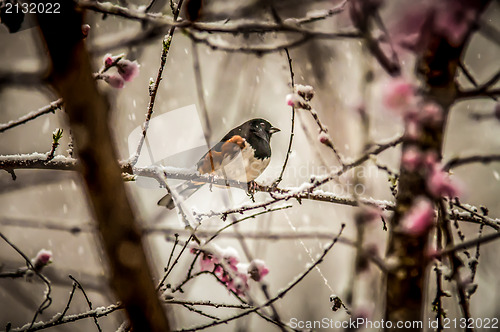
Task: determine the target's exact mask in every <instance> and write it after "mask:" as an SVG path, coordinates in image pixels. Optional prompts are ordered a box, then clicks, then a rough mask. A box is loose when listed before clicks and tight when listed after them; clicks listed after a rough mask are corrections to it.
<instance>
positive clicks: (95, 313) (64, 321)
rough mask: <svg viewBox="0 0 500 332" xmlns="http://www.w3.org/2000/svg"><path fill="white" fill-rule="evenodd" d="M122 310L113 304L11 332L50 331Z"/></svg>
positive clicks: (55, 318)
mask: <svg viewBox="0 0 500 332" xmlns="http://www.w3.org/2000/svg"><path fill="white" fill-rule="evenodd" d="M121 309H123V307H122V305H120V304H112V305H109V306H107V307H101V308H96V309H94V310H90V311H87V312H83V313H80V314H76V315H70V316H66V317H64V318H63V319H61V320H59V315H57V316H55V317H54V318H52V319H51V320H49V321H47V322H37V323H35V324H34V325H33V326H29V324H26V325H24V326H22V327H18V328H13V329H12V330H10V331H11V332H25V331H30V332H31V331H39V330H44V329H48V328H51V327H54V326H59V325H63V324H67V323H71V322H76V321H79V320H82V319H86V318H91V317H95V318H99V317H104V316H107V315H109V314H110V313H112V312H114V311H116V310H121Z"/></svg>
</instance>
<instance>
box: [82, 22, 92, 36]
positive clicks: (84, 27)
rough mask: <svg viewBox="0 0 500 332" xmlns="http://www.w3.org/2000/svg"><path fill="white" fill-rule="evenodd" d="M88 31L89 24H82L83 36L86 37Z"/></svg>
mask: <svg viewBox="0 0 500 332" xmlns="http://www.w3.org/2000/svg"><path fill="white" fill-rule="evenodd" d="M89 32H90V25H88V24H84V25H82V35H83V38H86V37H87V36H88V35H89Z"/></svg>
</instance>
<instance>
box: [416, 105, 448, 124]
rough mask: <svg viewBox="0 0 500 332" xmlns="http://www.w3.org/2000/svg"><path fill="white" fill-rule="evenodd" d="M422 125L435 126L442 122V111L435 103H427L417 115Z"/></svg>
mask: <svg viewBox="0 0 500 332" xmlns="http://www.w3.org/2000/svg"><path fill="white" fill-rule="evenodd" d="M419 118H420V121H421V122H422V123H428V124H437V123H440V122H441V121H443V109H442V108H441V106H439V105H438V104H436V103H427V104H425V105H424V106H423V107H422V110H421V111H420V114H419Z"/></svg>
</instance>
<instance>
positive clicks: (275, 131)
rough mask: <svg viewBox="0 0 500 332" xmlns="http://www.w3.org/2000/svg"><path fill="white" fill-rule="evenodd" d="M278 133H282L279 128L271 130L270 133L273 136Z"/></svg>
mask: <svg viewBox="0 0 500 332" xmlns="http://www.w3.org/2000/svg"><path fill="white" fill-rule="evenodd" d="M278 131H281V130H280V129H279V128H276V127H271V129H269V133H270V134H271V135H272V134H274V133H277V132H278Z"/></svg>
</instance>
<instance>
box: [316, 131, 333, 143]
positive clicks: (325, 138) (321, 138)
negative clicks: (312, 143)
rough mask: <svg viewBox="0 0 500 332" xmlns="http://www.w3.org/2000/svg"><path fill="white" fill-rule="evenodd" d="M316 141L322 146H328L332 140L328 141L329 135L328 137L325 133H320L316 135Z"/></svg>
mask: <svg viewBox="0 0 500 332" xmlns="http://www.w3.org/2000/svg"><path fill="white" fill-rule="evenodd" d="M318 140H319V141H320V142H321V143H322V144H326V145H329V144H332V143H331V142H332V140H331V139H330V135H328V133H325V132H324V131H322V132H321V133H319V135H318Z"/></svg>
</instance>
